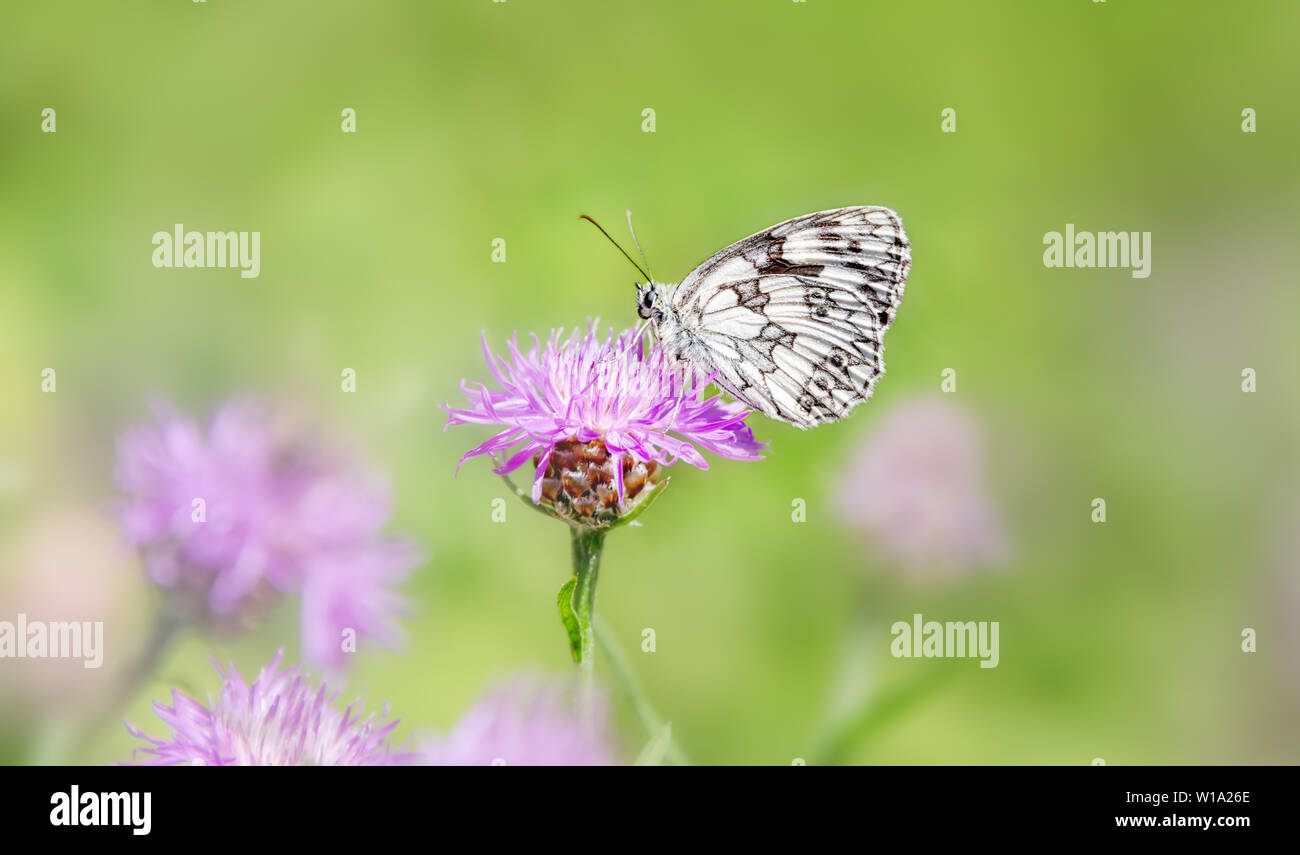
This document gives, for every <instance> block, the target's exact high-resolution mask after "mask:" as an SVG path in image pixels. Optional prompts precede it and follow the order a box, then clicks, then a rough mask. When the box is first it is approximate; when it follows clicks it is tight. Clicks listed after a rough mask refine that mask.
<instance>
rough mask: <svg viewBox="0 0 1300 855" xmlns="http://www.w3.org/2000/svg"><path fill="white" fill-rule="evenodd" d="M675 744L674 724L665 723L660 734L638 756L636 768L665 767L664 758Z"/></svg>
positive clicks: (660, 729) (652, 738)
mask: <svg viewBox="0 0 1300 855" xmlns="http://www.w3.org/2000/svg"><path fill="white" fill-rule="evenodd" d="M672 742H673V723H672V722H671V721H668V722H664V726H663V727H661V728H659V732H658V733H656V734H655V735H654V736H652V737H651V738H650V741H649V742H647V743H646V744H645V748H642V749H641V753H640V754H638V755H637V758H636V763H634V764H633V765H634V766H662V765H664V756H665V755H666V754H667V753H668V746H669V745H671V744H672Z"/></svg>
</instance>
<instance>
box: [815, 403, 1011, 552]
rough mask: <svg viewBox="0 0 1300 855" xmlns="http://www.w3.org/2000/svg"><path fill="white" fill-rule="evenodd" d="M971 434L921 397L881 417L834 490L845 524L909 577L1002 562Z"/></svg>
mask: <svg viewBox="0 0 1300 855" xmlns="http://www.w3.org/2000/svg"><path fill="white" fill-rule="evenodd" d="M983 464H984V457H983V447H982V444H981V438H980V435H979V431H978V429H977V427H976V425H975V423H974V421H973V419H972V418H971V417H970V416H968V415H967V414H966V413H965V412H964V411H963V410H962V409H961V408H959V407H957V406H956V405H954V404H951V403H949V402H948V401H946V400H944V399H942V398H921V399H915V400H912V401H908V402H906V403H903V404H901V405H898V406H896V407H895V408H894V409H893V410H891V411H890V412H889V413H887V414H886V415H885V416H884V417H883V418H882V419H881V421H880V423H879V424H878V425H876V426H875V429H874V430H873V431H872V432H871V434H870V435H868V436H867V438H866V440H865V441H863V442H862V443H861V445H860V446H859V447H858V448H857V450H856V452H855V453H854V455H853V457H852V459H851V461H850V463H849V466H848V468H847V470H846V472H845V475H844V478H843V479H842V481H841V483H840V485H839V491H838V502H837V506H838V508H839V512H840V514H841V515H842V517H843V519H844V520H845V522H847V523H848V524H849V525H850V526H851V527H853V528H854V529H856V530H857V531H858V532H859V533H861V534H862V535H863V536H864V537H865V538H866V539H867V540H868V541H869V542H870V544H871V545H872V546H873V547H874V548H875V549H877V550H879V552H880V554H881V556H882V557H883V558H884V559H885V560H887V561H889V562H892V563H893V564H895V565H896V567H897V568H898V569H899V570H901V571H904V572H906V573H908V574H909V575H912V576H917V577H949V576H952V575H954V574H956V573H959V572H961V571H965V570H968V569H970V568H972V567H975V566H979V565H985V564H993V563H998V562H1001V561H1004V560H1005V559H1006V558H1007V555H1008V551H1009V548H1008V543H1007V536H1006V532H1005V530H1004V528H1003V525H1002V522H1001V519H1000V518H999V516H998V513H997V511H996V509H995V508H994V506H993V503H992V501H991V499H990V497H989V495H988V493H987V490H986V487H985V484H984V477H983V476H984V471H983V470H984V465H983Z"/></svg>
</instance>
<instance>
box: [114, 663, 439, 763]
mask: <svg viewBox="0 0 1300 855" xmlns="http://www.w3.org/2000/svg"><path fill="white" fill-rule="evenodd" d="M282 653H283V651H281V652H279V653H276V654H275V657H274V658H272V659H271V661H270V663H268V664H267V666H266V667H265V668H263V669H262V672H261V673H260V674H258V675H257V679H256V680H254V681H253V683H252V685H251V686H250V685H249V684H248V683H246V682H244V678H243V677H242V676H240V674H239V672H238V671H237V670H235V666H234V665H231V666H229V667H230V671H229V673H224V672H222V670H221V668H220V667H219V666H217V665H216V663H215V662H214V663H213V667H215V668H216V669H217V673H218V674H221V679H222V686H221V694H220V695H219V696H218V697H217V698H216V699H209V701H208V706H206V707H205V706H204V705H203V704H201V703H199V702H198V701H196V700H194V699H193V698H190V697H189V696H187V695H185V694H184V693H183V692H180V691H178V690H176V689H173V690H172V705H171V706H167V705H166V704H163V703H159V702H156V701H155V702H154V705H153V709H154V712H155V713H156V714H157V715H158V717H159V718H160V719H162V720H163V723H164V724H166V725H167V726H168V727H169V728H170V729H171V733H170V735H169V737H168V738H167V739H154V738H152V737H150V736H147V735H145V734H144V733H142V732H140V731H139V730H138V729H136V728H134V727H132V726H131V725H130V724H128V725H127V726H126V729H127V730H128V731H129V732H130V733H131V735H132V736H135V737H138V738H140V739H143V740H145V741H146V742H149V743H150V745H151V747H149V748H140V749H137V753H139V754H144V755H147V756H148V758H149V759H147V760H145V761H143V762H141V763H139V764H137V765H141V766H176V765H179V764H183V763H188V764H190V765H192V766H396V765H401V764H404V763H407V762H409V761H410V760H412V759H414V757H415V755H413V754H405V753H400V752H398V753H394V751H393V749H392V748H391V747H390V746H389V744H388V738H389V736H390V735H391V734H392V732H393V729H394V728H396V727H397V725H398V720H396V719H394V720H393V721H387V722H386V721H385V719H387V718H388V706H387V705H386V704H385V706H384V709H383V712H382V714H381V715H380V717H379V719H378V720H376V719H375V716H374V714H373V713H372V714H371V715H369V716H367V717H366V718H364V719H363V718H362V717H361V713H360V712H359V711H357V709H358V707H359V705H360V701H359V700H358V701H354V702H353V703H352V704H351V705H350V706H348V707H347V709H345V710H343V711H342V712H339V711H338V710H337V709H335V708H334V706H333V704H334V701H335V700H336V699H337V698H338V694H337V693H335V694H333V695H327V694H326V689H325V686H324V685H321V687H320V688H319V689H317V688H316V687H315V686H313V685H312V684H311V683H309V682H308V681H307V679H306V677H305V676H304V675H303V674H302V673H301V671H300V669H299V668H296V667H295V668H293V669H284V670H281V669H280V657H281V655H282Z"/></svg>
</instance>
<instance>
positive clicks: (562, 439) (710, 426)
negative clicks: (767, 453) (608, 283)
mask: <svg viewBox="0 0 1300 855" xmlns="http://www.w3.org/2000/svg"><path fill="white" fill-rule="evenodd" d="M635 335H636V333H635V331H634V330H630V329H629V330H625V331H624V332H622V333H621V334H619V335H618V336H617V337H616V336H614V334H613V331H610V333H609V334H608V336H606V337H605V338H604V339H601V338H600V336H599V334H598V333H597V331H596V327H595V324H594V323H592V324H590V325H589V326H588V329H587V332H586V334H585V335H584V334H582V333H581V332H580V331H579V330H576V329H575V330H574V331H573V333H572V335H570V336H569V338H568V339H567V340H562V331H561V330H554V331H552V333H551V335H550V338H549V339H548V340H547V342H546V345H545V346H543V345H542V344H541V342H539V341H538V340H537V337H536V336H534V337H533V346H532V347H531V348H530V349H529V350H528V352H527V353H523V352H521V351H520V350H519V345H518V340H517V336H513V337H511V339H510V342H509V344H508V348H509V351H510V356H509V359H499V358H498V357H496V356H494V355H493V354H492V352H491V351H490V350H489V349H488V345H487V339H486V337H484V338H483V357H484V359H485V360H486V361H487V364H488V369H489V370H490V371H491V373H492V377H493V378H494V379H495V380H496V382H497V385H498V386H499V387H500V388H499V389H488V388H487V387H486V386H484V385H483V384H481V383H479V384H469V383H465V382H462V383H461V391H462V392H463V393H464V394H465V396H466V397H467V398H468V399H469V405H468V407H467V408H465V409H454V408H452V407H447V413H448V418H447V425H448V426H450V425H458V424H487V425H500V426H501V427H503V428H504V429H503V430H502V431H501V432H500V433H498V434H496V435H495V436H493V437H492V438H491V439H489V440H488V441H487V442H484V443H483V444H481V445H478V446H476V447H474V448H472V449H470V450H469V451H468V452H466V453H465V455H464V456H463V457H462V458H461V460H460V463H461V465H463V464H464V463H465V461H467V460H469V459H470V458H472V457H478V456H480V455H490V456H491V457H492V458H493V459H494V460H495V461H496V462H497V463H498V465H497V466H496V468H495V469H493V471H494V472H496V473H497V474H499V475H506V474H508V473H510V472H513V471H515V470H516V469H518V468H519V467H521V466H523V465H524V464H525V463H527V462H528V461H530V460H531V461H533V462H534V463H535V465H536V473H535V475H534V477H533V486H532V499H533V502H534V503H535V504H541V503H542V500H543V498H546V499H547V500H548V501H549V502H556V501H557V500H558V501H559V502H560V503H561V504H565V505H571V506H572V510H573V511H574V514H573V515H574V516H577V517H579V518H583V519H589V518H590V517H591V515H592V514H593V513H596V512H598V511H600V510H601V509H606V510H610V511H611V512H612V513H613V514H614V515H617V513H618V507H619V505H620V504H622V503H624V502H625V501H626V500H628V499H634V498H635V497H636V494H637V493H638V492H639V491H640V489H641V487H642V486H643V485H644V484H645V483H647V482H649V483H655V481H656V479H657V477H658V475H659V471H658V470H659V467H661V466H668V465H671V464H672V463H675V462H677V461H678V460H684V461H685V462H687V463H690V464H691V465H692V466H697V467H699V468H700V469H708V468H709V464H708V462H707V461H706V460H705V459H704V456H703V455H702V454H701V453H700V451H699V449H698V448H696V446H700V447H702V448H704V449H707V450H709V451H712V452H714V453H715V454H719V455H721V456H723V457H728V458H730V459H732V460H757V459H759V457H760V456H761V452H762V451H763V449H764V447H765V446H764V444H763V443H759V442H757V441H755V439H754V434H753V432H752V431H751V430H750V429H749V427H748V426H747V425H746V424H745V417H746V416H747V415H749V412H750V411H749V410H748V409H747V408H746V407H745V406H744V405H743V404H738V403H727V402H725V401H723V400H722V397H721V396H720V395H714V396H712V397H709V398H705V397H704V391H705V389H706V388H707V386H708V380H707V378H703V379H702V378H699V377H697V376H696V375H695V373H694V372H693V371H692V370H691V369H690V368H689V366H686V365H684V364H682V363H679V362H676V361H674V360H673V359H671V358H670V357H669V356H668V355H667V354H666V353H665V352H664V351H663V350H662V349H660V348H659V347H658V346H657V345H651V346H649V347H646V348H645V349H644V350H643V349H642V347H641V346H640V345H639V344H637V345H635V346H633V337H634V336H635ZM502 458H504V460H502Z"/></svg>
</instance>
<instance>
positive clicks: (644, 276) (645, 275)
mask: <svg viewBox="0 0 1300 855" xmlns="http://www.w3.org/2000/svg"><path fill="white" fill-rule="evenodd" d="M578 219H580V220H586V221H587V222H589V223H591V224H592V225H593V226H595V227H596V228H598V229H600V233H601V234H603V235H604V236H605V237H606V238H607V239H608V240H609V242H610V243H612V244H614V247H615V248H616V249H618V251H619V252H621V253H623V257H624V258H626V259H627V260H628V261H630V262H632V266H633V267H635V268H636V269H637V272H638V273H640V274H641V276H642V277H643V278H644V279H645V281H647V282H650V281H652V280H651V279H650V274H649V273H646V272H645V270H644V269H642V267H641V265H639V264H637V263H636V259H635V258H633V257H632V256H630V255H628V254H627V250H626V249H623V247H621V246H619V245H618V241H616V240H614V239H613V238H612V237H610V236H609V232H607V231H605V229H604V227H603V226H601V224H600V223H598V222H596V221H595V220H593V219H592V218H591V217H588V216H587V215H586V214H582V215H580V216H579V217H578Z"/></svg>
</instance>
